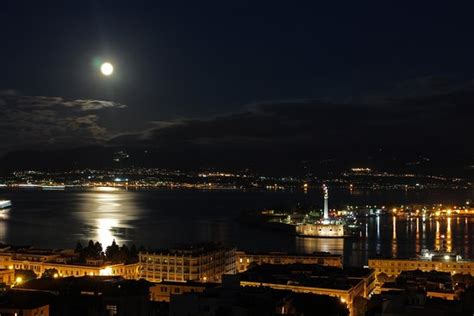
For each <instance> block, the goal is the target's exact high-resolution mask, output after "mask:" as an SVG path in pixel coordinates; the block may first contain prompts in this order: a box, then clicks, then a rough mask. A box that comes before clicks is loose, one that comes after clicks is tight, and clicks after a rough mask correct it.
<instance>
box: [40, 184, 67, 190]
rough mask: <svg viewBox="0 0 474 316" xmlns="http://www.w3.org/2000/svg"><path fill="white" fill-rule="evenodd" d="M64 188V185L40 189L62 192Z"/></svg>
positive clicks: (46, 186) (45, 186)
mask: <svg viewBox="0 0 474 316" xmlns="http://www.w3.org/2000/svg"><path fill="white" fill-rule="evenodd" d="M65 188H66V186H65V185H42V186H41V189H42V190H46V191H63V190H64V189H65Z"/></svg>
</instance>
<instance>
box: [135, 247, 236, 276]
mask: <svg viewBox="0 0 474 316" xmlns="http://www.w3.org/2000/svg"><path fill="white" fill-rule="evenodd" d="M139 264H140V278H143V279H145V280H147V281H150V282H161V281H178V282H186V281H199V282H220V281H221V278H222V275H223V274H235V272H236V268H235V248H232V247H226V246H223V245H221V244H217V243H203V244H195V245H187V246H182V247H176V248H171V249H167V250H161V251H154V252H140V253H139Z"/></svg>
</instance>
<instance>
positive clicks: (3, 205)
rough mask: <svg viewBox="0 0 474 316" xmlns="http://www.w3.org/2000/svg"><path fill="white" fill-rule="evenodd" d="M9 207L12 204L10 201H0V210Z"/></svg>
mask: <svg viewBox="0 0 474 316" xmlns="http://www.w3.org/2000/svg"><path fill="white" fill-rule="evenodd" d="M10 206H12V202H11V201H10V200H0V209H2V208H9V207H10Z"/></svg>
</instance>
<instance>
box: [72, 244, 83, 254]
mask: <svg viewBox="0 0 474 316" xmlns="http://www.w3.org/2000/svg"><path fill="white" fill-rule="evenodd" d="M82 251H83V247H82V244H81V243H80V242H77V244H76V249H75V250H74V252H75V253H79V254H80V253H82Z"/></svg>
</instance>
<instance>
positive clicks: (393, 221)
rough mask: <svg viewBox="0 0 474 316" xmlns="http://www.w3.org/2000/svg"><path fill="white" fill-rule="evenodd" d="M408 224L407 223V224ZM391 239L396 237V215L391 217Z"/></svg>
mask: <svg viewBox="0 0 474 316" xmlns="http://www.w3.org/2000/svg"><path fill="white" fill-rule="evenodd" d="M407 226H408V225H407ZM392 227H393V228H392V239H397V217H396V216H393V217H392Z"/></svg>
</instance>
